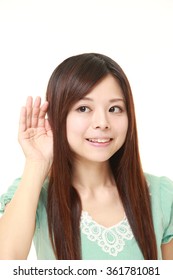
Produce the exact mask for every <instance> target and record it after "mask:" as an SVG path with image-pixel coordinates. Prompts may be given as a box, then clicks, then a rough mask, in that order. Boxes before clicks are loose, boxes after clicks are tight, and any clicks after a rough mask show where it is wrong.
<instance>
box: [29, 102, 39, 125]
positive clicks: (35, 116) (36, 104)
mask: <svg viewBox="0 0 173 280" xmlns="http://www.w3.org/2000/svg"><path fill="white" fill-rule="evenodd" d="M40 104H41V98H40V97H39V96H38V97H36V99H35V101H34V105H33V108H32V118H31V126H32V127H37V125H38V117H39V113H40Z"/></svg>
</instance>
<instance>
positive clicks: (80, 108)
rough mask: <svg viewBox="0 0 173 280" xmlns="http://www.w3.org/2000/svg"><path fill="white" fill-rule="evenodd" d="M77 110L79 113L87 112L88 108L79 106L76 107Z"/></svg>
mask: <svg viewBox="0 0 173 280" xmlns="http://www.w3.org/2000/svg"><path fill="white" fill-rule="evenodd" d="M77 111H78V112H81V113H88V112H89V111H90V109H89V108H88V107H87V106H81V107H79V108H78V109H77Z"/></svg>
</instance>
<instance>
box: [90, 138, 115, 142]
mask: <svg viewBox="0 0 173 280" xmlns="http://www.w3.org/2000/svg"><path fill="white" fill-rule="evenodd" d="M87 140H88V141H90V142H93V143H107V142H110V140H112V139H111V138H105V139H87Z"/></svg>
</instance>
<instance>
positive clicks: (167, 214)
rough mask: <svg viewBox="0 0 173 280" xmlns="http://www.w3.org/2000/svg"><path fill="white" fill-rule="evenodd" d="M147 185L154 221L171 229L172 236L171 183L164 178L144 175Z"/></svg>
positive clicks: (172, 205) (172, 199) (172, 196)
mask: <svg viewBox="0 0 173 280" xmlns="http://www.w3.org/2000/svg"><path fill="white" fill-rule="evenodd" d="M145 176H146V181H147V183H148V187H149V192H150V197H151V207H152V213H153V217H154V219H156V220H157V219H159V220H161V221H162V224H163V226H164V228H165V229H166V228H169V229H170V228H171V235H173V181H172V180H171V179H169V178H168V177H166V176H154V175H151V174H145Z"/></svg>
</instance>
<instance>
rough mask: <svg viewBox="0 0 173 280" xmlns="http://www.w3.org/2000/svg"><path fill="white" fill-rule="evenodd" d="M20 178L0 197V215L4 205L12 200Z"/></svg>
mask: <svg viewBox="0 0 173 280" xmlns="http://www.w3.org/2000/svg"><path fill="white" fill-rule="evenodd" d="M20 180H21V178H18V179H16V180H15V181H14V182H13V184H12V185H11V186H10V187H9V188H8V189H7V192H6V193H4V194H2V195H1V196H0V214H2V213H3V212H4V210H5V205H6V204H7V203H9V202H10V201H11V199H12V198H13V196H14V194H15V192H16V190H17V188H18V185H19V182H20Z"/></svg>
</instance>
